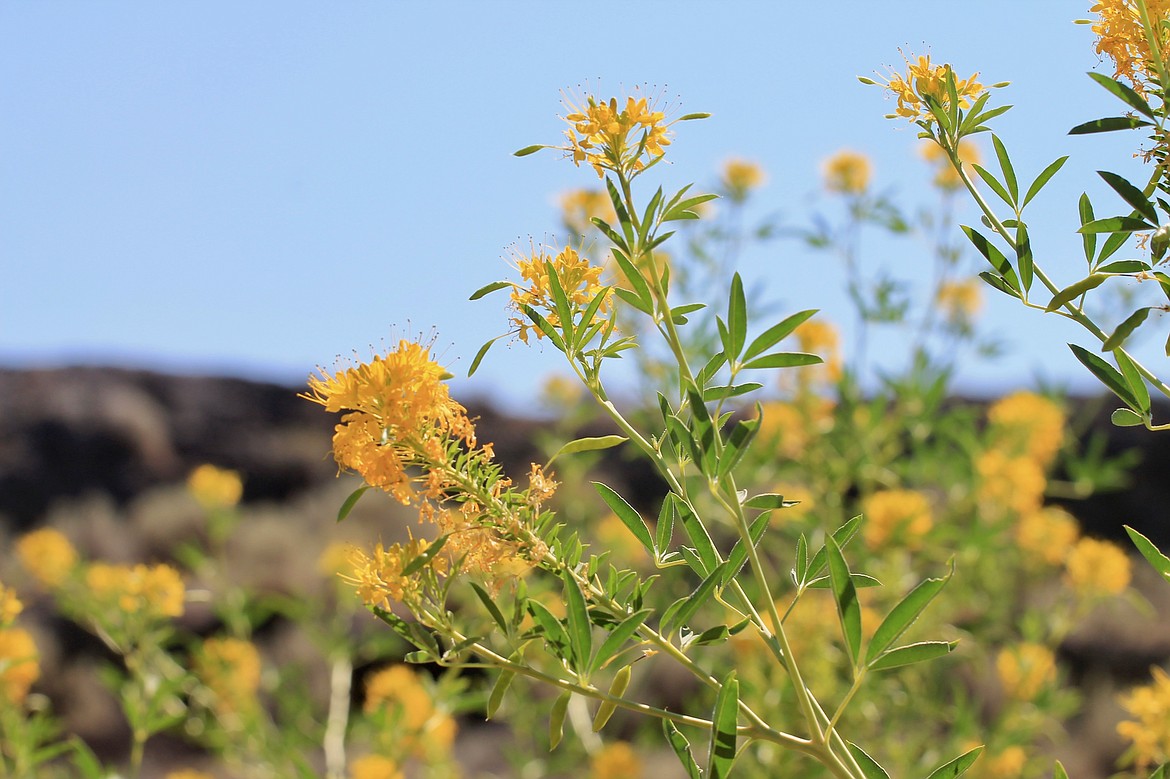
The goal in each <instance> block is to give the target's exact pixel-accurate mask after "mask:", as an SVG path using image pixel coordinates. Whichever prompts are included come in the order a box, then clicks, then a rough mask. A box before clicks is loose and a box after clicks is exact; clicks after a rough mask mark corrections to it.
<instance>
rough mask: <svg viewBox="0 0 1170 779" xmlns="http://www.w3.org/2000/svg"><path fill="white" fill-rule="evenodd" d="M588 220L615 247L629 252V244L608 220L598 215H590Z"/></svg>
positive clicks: (626, 252)
mask: <svg viewBox="0 0 1170 779" xmlns="http://www.w3.org/2000/svg"><path fill="white" fill-rule="evenodd" d="M589 221H590V222H592V223H593V226H594V227H596V228H597V229H598V230H600V231H601V232H602V234H603V235H604V236H605V237H606V238H608V239H609V240H610V241H612V242H613V245H614V246H615V247H617V248H618V249H621V250H622V252H624V253H625V254H629V253H630V245H629V244H628V243H626V239H625V238H623V237H622V236H621V235H620V234H619V233H618V232H617V231H616V230H614V229H613V228H612V227H610V226H609V223H608V222H606V221H605V220H604V219H602V218H601V217H599V216H595V217H592V218H590V220H589ZM630 281H631V282H632V281H633V279H630Z"/></svg>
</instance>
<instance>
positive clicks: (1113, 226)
mask: <svg viewBox="0 0 1170 779" xmlns="http://www.w3.org/2000/svg"><path fill="white" fill-rule="evenodd" d="M1155 229H1157V226H1156V225H1152V224H1149V223H1148V222H1146V220H1144V219H1138V218H1136V217H1132V216H1110V217H1106V218H1105V219H1094V220H1093V221H1092V222H1089V223H1087V224H1083V225H1081V226H1080V228H1079V229H1078V230H1077V232H1078V233H1137V232H1141V231H1142V230H1155ZM1122 240H1124V239H1122Z"/></svg>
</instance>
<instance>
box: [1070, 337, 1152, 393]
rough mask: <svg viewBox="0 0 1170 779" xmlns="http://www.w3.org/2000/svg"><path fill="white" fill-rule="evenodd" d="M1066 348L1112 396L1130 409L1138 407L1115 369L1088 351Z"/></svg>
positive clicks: (1071, 346) (1072, 347)
mask: <svg viewBox="0 0 1170 779" xmlns="http://www.w3.org/2000/svg"><path fill="white" fill-rule="evenodd" d="M1068 348H1070V349H1072V352H1073V355H1075V356H1076V358H1077V359H1078V360H1080V361H1081V364H1082V365H1084V366H1085V367H1086V368H1088V369H1089V372H1090V373H1092V374H1093V375H1094V376H1096V377H1097V379H1098V380H1100V382H1101V383H1102V384H1104V385H1105V386H1106V387H1108V388H1109V389H1110V390H1112V392H1113V394H1114V395H1116V396H1117V397H1119V398H1121V399H1122V401H1124V402H1125V404H1126V405H1128V406H1129V407H1130V408H1137V407H1138V401H1137V398H1135V397H1134V396H1133V392H1132V391H1131V390H1130V388H1129V383H1128V382H1127V381H1126V380H1125V377H1124V376H1122V375H1121V374H1120V373H1118V372H1117V369H1116V368H1114V367H1113V366H1112V365H1110V364H1109V363H1107V362H1105V361H1104V360H1102V359H1101V358H1100V357H1098V356H1097V355H1095V354H1093V353H1092V352H1090V351H1089V350H1088V349H1083V348H1081V347H1080V346H1077V345H1076V344H1069V345H1068Z"/></svg>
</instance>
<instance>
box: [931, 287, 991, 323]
mask: <svg viewBox="0 0 1170 779" xmlns="http://www.w3.org/2000/svg"><path fill="white" fill-rule="evenodd" d="M981 283H982V282H981V281H980V280H979V279H977V278H971V279H964V280H962V281H944V282H943V283H942V284H940V285H939V287H938V294H937V295H936V296H935V299H934V304H935V305H936V306H938V310H939V311H940V312H942V315H943V316H944V317H945V318H946V320H947V322H949V323H950V324H952V325H960V324H964V323H968V322H970V321H971V320H972V319H974V318H975V315H976V314H978V313H979V309H980V308H982V307H983V295H982V291H981V289H980V286H979V285H980V284H981Z"/></svg>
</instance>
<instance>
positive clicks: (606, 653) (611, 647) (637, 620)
mask: <svg viewBox="0 0 1170 779" xmlns="http://www.w3.org/2000/svg"><path fill="white" fill-rule="evenodd" d="M653 613H654V611H653V610H652V609H642V610H641V611H636V612H634V613H633V614H631V615H630V616H628V617H626V618H625V619H624V620H622V621H621V623H620V624H619V625H618V626H617V627H616V628H614V629H613V630H611V631H610V632H609V635H608V636H606V637H605V640H604V641H602V642H601V646H599V647H598V648H597V654H595V655H594V656H593V660H592V661H591V662H590V663H589V672H590V673H593V672H594V671H597V670H600V669H602V668H604V667H605V664H606V663H608V662H609V661H610V660H611V659H613V657H614V656H615V655H616V654H617V653H618V652H620V651H621V650H622V649H623V648H624V647H625V644H626V642H627V641H629V640H630V638H632V637H633V635H634V634H635V633H637V632H638V628H640V627H642V623H644V622H645V621H646V618H647V617H649V616H650V615H651V614H653Z"/></svg>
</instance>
